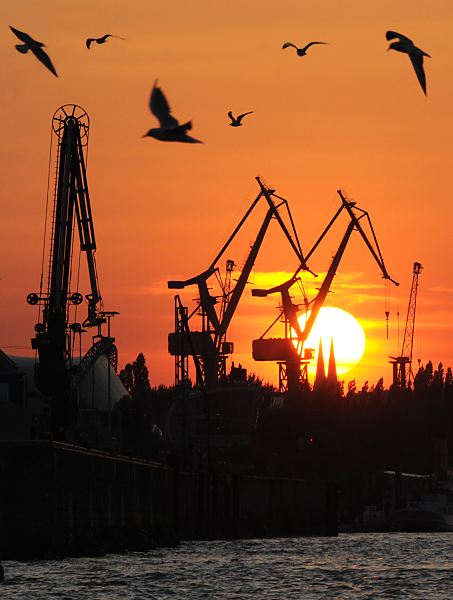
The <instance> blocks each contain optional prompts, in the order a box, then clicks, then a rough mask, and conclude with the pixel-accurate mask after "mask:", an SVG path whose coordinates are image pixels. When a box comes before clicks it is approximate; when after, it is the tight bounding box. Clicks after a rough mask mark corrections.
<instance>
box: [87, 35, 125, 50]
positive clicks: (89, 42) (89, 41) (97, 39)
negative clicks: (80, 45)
mask: <svg viewBox="0 0 453 600" xmlns="http://www.w3.org/2000/svg"><path fill="white" fill-rule="evenodd" d="M109 37H114V38H118V39H119V40H124V38H122V37H120V36H119V35H113V34H112V33H106V34H105V35H103V36H102V37H100V38H88V39H87V41H86V42H85V43H86V45H87V48H88V50H89V49H90V46H91V44H92V43H93V42H96V44H105V42H106V41H107V38H109Z"/></svg>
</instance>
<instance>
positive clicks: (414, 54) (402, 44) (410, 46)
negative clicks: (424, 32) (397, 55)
mask: <svg viewBox="0 0 453 600" xmlns="http://www.w3.org/2000/svg"><path fill="white" fill-rule="evenodd" d="M385 37H386V38H387V40H394V39H395V38H398V41H397V42H393V43H391V44H390V46H389V47H388V48H387V50H396V51H397V52H404V53H405V54H407V55H408V56H409V58H410V60H411V63H412V66H413V67H414V71H415V74H416V75H417V79H418V82H419V83H420V85H421V88H422V90H423V92H424V94H425V96H426V76H425V71H424V69H423V57H424V56H427V57H428V58H431V57H430V55H429V54H426V52H424V51H423V50H421V49H420V48H417V46H415V45H414V42H413V41H412V40H410V39H409V38H408V37H406V36H405V35H402V34H401V33H397V32H396V31H387V33H386V34H385Z"/></svg>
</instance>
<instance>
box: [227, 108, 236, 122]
mask: <svg viewBox="0 0 453 600" xmlns="http://www.w3.org/2000/svg"><path fill="white" fill-rule="evenodd" d="M228 116H229V117H230V119H231V120H232V122H233V123H234V122H235V121H236V119H235V118H234V117H233V113H232V112H231V110H230V111H228Z"/></svg>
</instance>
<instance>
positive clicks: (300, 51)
mask: <svg viewBox="0 0 453 600" xmlns="http://www.w3.org/2000/svg"><path fill="white" fill-rule="evenodd" d="M313 44H327V42H310V43H309V44H307V45H306V46H304V47H303V48H298V47H297V46H295V45H294V44H293V43H292V42H285V43H284V44H283V46H282V50H284V49H285V48H290V47H291V48H295V49H296V52H297V56H305V55H306V54H307V50H308V49H309V48H310V46H313Z"/></svg>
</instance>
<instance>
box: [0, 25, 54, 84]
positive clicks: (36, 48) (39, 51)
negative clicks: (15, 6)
mask: <svg viewBox="0 0 453 600" xmlns="http://www.w3.org/2000/svg"><path fill="white" fill-rule="evenodd" d="M9 28H10V29H11V31H12V32H13V33H14V34H15V35H17V37H18V38H19V39H20V41H21V42H23V44H16V50H17V51H18V52H20V53H21V54H27V52H28V51H29V50H31V51H32V52H33V54H34V55H35V56H36V58H37V59H38V60H39V61H40V62H42V64H43V65H44V66H45V67H47V68H48V69H49V71H50V72H51V73H53V74H54V75H55V77H58V75H57V72H56V70H55V67H54V66H53V64H52V61H51V60H50V58H49V56H48V55H47V54H46V52H44V50H43V48H45V45H44V44H43V43H42V42H38V41H36V40H34V39H33V38H32V37H31V36H29V35H28V33H24V32H23V31H19V30H18V29H16V28H15V27H12V26H11V25H10V26H9Z"/></svg>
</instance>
